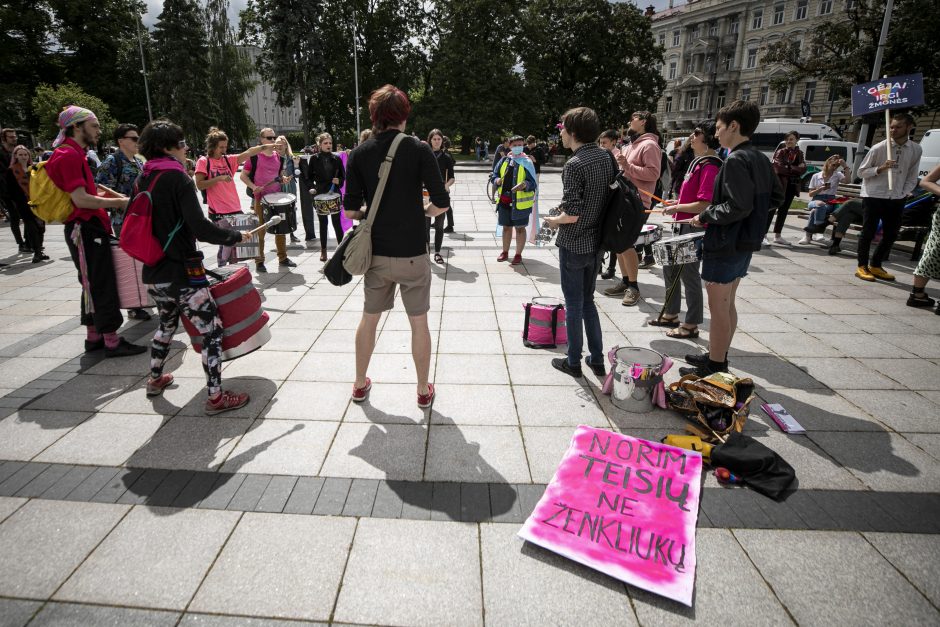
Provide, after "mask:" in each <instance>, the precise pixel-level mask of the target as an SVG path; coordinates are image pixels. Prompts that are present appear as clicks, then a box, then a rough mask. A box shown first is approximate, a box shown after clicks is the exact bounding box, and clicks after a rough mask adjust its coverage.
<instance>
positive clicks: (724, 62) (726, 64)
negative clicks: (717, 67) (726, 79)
mask: <svg viewBox="0 0 940 627" xmlns="http://www.w3.org/2000/svg"><path fill="white" fill-rule="evenodd" d="M721 67H722V68H723V69H725V70H730V69H731V55H730V54H728V53H725V54H724V56H723V57H722V59H721Z"/></svg>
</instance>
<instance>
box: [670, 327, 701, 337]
mask: <svg viewBox="0 0 940 627" xmlns="http://www.w3.org/2000/svg"><path fill="white" fill-rule="evenodd" d="M666 337H673V338H676V339H679V340H694V339H696V338H697V337H698V327H695V328H694V329H690V328H689V327H683V326H679V327H676V328H675V329H673V330H672V331H666Z"/></svg>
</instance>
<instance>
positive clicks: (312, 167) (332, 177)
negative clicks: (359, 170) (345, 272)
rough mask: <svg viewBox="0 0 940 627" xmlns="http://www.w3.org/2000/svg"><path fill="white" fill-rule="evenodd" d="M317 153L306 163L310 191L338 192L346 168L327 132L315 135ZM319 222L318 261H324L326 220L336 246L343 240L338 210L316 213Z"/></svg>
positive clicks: (320, 192) (315, 194) (343, 180)
mask: <svg viewBox="0 0 940 627" xmlns="http://www.w3.org/2000/svg"><path fill="white" fill-rule="evenodd" d="M317 148H318V151H317V154H315V155H314V156H313V157H311V158H310V161H309V162H308V163H307V169H308V174H307V179H308V180H309V181H310V182H311V183H312V184H313V186H314V187H313V189H311V190H310V193H311V194H313V195H314V196H317V195H319V194H328V193H330V192H333V193H337V194H339V193H340V188H341V187H342V186H343V184H344V183H345V182H346V168H344V167H343V161H342V159H340V158H339V157H338V156H336V155H335V154H333V137H332V136H331V135H330V134H329V133H320V135H318V136H317ZM317 218H318V220H319V222H320V261H326V257H327V255H326V241H327V237H328V235H329V227H328V221H329V222H332V223H333V234H334V235H335V236H336V244H337V246H338V245H339V243H340V242H341V241H343V225H342V221H341V219H340V215H339V212H336V213H334V214H332V215H331V216H329V217H327V216H325V215H319V214H318V215H317Z"/></svg>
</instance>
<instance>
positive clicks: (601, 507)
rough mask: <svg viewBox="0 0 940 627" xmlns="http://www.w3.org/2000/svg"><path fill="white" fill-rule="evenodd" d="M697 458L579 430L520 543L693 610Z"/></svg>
mask: <svg viewBox="0 0 940 627" xmlns="http://www.w3.org/2000/svg"><path fill="white" fill-rule="evenodd" d="M701 474H702V456H701V454H699V453H696V452H693V451H687V450H684V449H680V448H676V447H673V446H667V445H665V444H660V443H658V442H647V441H646V440H640V439H638V438H632V437H630V436H628V435H623V434H619V433H613V432H611V431H604V430H603V429H594V428H593V427H586V426H584V425H581V426H580V427H578V429H577V431H575V434H574V437H572V439H571V444H570V445H569V446H568V451H567V452H566V453H565V457H564V458H563V459H562V460H561V463H560V464H559V465H558V469H557V470H556V471H555V476H554V477H553V478H552V481H551V483H549V484H548V487H547V488H546V489H545V494H544V495H543V496H542V498H541V500H540V501H539V502H538V505H536V507H535V511H533V512H532V515H531V516H529V519H528V520H527V521H526V522H525V525H523V527H522V529H521V530H520V531H519V536H520V537H522V538H523V539H525V540H528V541H529V542H532V543H534V544H537V545H539V546H541V547H544V548H546V549H548V550H550V551H554V552H555V553H558V554H560V555H564V556H565V557H567V558H568V559H572V560H574V561H576V562H580V563H581V564H584V565H585V566H589V567H591V568H594V569H595V570H599V571H601V572H602V573H605V574H607V575H610V576H611V577H614V578H616V579H619V580H621V581H625V582H627V583H629V584H632V585H634V586H636V587H638V588H642V589H644V590H649V591H650V592H653V593H656V594H660V595H662V596H664V597H668V598H670V599H673V600H675V601H679V602H681V603H684V604H686V605H688V606H689V607H691V606H692V587H693V584H694V583H695V524H696V520H697V519H698V507H699V497H700V496H701Z"/></svg>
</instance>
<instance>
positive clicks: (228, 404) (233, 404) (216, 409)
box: [206, 390, 251, 416]
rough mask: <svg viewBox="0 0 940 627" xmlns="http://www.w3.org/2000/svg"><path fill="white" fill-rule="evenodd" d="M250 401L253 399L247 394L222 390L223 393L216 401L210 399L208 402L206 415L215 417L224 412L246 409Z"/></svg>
mask: <svg viewBox="0 0 940 627" xmlns="http://www.w3.org/2000/svg"><path fill="white" fill-rule="evenodd" d="M249 400H251V399H250V398H249V396H248V394H246V393H245V392H230V391H228V390H222V393H221V394H219V395H218V396H217V397H216V398H215V399H211V398H210V399H209V400H207V401H206V415H207V416H214V415H216V414H221V413H222V412H224V411H230V410H232V409H238V408H239V407H244V406H245V405H247V404H248V401H249Z"/></svg>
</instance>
